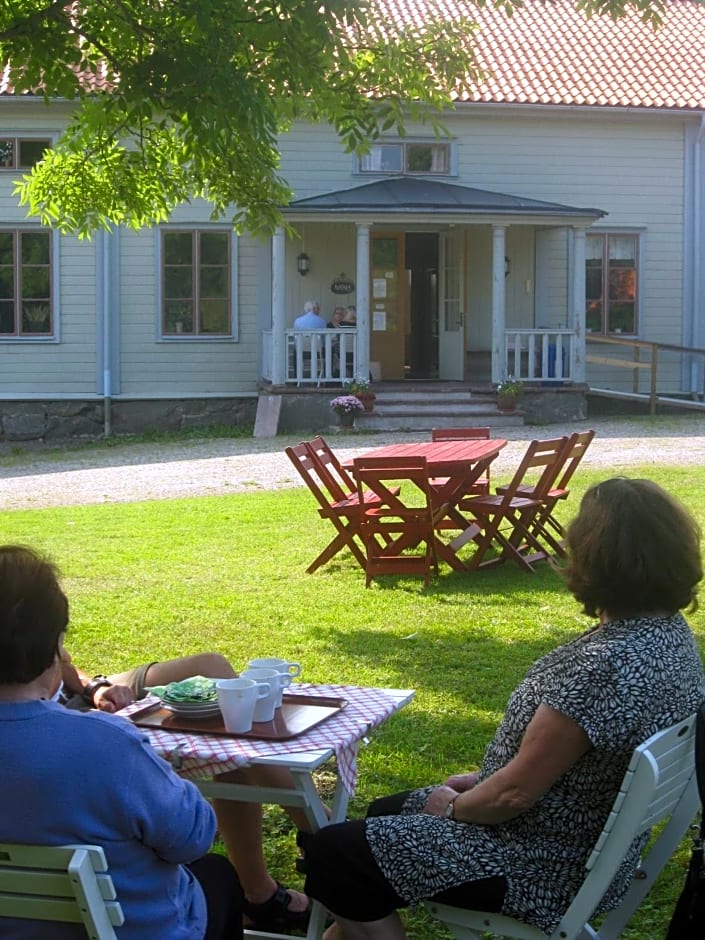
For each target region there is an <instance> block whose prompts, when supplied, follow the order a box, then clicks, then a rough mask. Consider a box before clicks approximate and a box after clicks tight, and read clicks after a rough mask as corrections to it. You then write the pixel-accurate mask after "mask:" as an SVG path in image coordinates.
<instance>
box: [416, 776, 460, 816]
mask: <svg viewBox="0 0 705 940" xmlns="http://www.w3.org/2000/svg"><path fill="white" fill-rule="evenodd" d="M457 795H458V791H457V790H454V789H453V788H452V787H448V786H446V785H445V784H444V785H443V786H441V787H435V788H434V789H433V790H432V791H431V795H430V796H429V798H428V799H427V800H426V804H425V806H424V808H423V811H424V813H429V814H430V815H431V816H445V814H446V810H447V808H448V804H449V803H450V802H451V800H454V799H455V798H456V796H457Z"/></svg>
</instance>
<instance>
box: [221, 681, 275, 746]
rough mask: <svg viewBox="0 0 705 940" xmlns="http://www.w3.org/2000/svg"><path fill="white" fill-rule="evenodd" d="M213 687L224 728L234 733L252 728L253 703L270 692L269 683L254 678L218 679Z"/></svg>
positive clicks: (241, 732)
mask: <svg viewBox="0 0 705 940" xmlns="http://www.w3.org/2000/svg"><path fill="white" fill-rule="evenodd" d="M215 687H216V690H217V692H218V705H219V706H220V711H221V713H222V715H223V723H224V724H225V728H226V730H227V731H232V732H233V733H235V734H244V733H245V732H246V731H249V730H250V729H251V728H252V720H253V718H254V714H255V705H256V704H257V702H258V700H259V699H263V698H266V697H267V695H269V693H270V692H271V683H269V682H255V681H254V679H242V678H237V679H218V680H217V682H216V684H215Z"/></svg>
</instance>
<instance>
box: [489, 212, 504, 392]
mask: <svg viewBox="0 0 705 940" xmlns="http://www.w3.org/2000/svg"><path fill="white" fill-rule="evenodd" d="M505 232H506V226H504V225H493V226H492V382H493V384H495V385H496V384H497V382H501V381H502V379H503V378H505V376H504V369H505V362H504V330H505V328H506V319H507V316H506V296H505V289H504V258H505V254H506V251H505V243H504V235H505Z"/></svg>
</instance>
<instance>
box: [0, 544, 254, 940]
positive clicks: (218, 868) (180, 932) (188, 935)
mask: <svg viewBox="0 0 705 940" xmlns="http://www.w3.org/2000/svg"><path fill="white" fill-rule="evenodd" d="M68 615H69V606H68V601H67V599H66V596H65V595H64V593H63V591H62V590H61V587H60V586H59V582H58V576H57V571H56V569H55V567H54V565H53V564H52V563H51V562H49V561H48V560H46V559H45V558H43V557H41V556H40V555H39V554H38V553H37V552H35V551H33V550H32V549H30V548H27V547H24V546H15V545H4V546H0V765H1V766H2V768H3V772H2V776H1V777H0V803H1V805H2V808H3V811H2V814H1V815H0V841H5V842H19V843H23V844H29V845H31V844H40V845H65V844H71V843H88V844H96V845H100V846H102V847H103V849H104V850H105V854H106V857H107V860H108V865H109V868H110V873H111V876H112V879H113V882H114V884H115V888H116V892H117V897H118V900H119V901H120V904H121V905H122V908H123V912H124V914H125V925H124V926H123V927H121V928H120V929H119V935H120V938H121V940H155V938H162V937H163V938H167V937H168V938H169V940H239V938H241V937H242V913H243V906H242V890H241V888H240V884H239V881H238V878H237V875H236V873H235V870H234V869H233V867H232V865H231V864H230V862H229V861H228V860H227V859H226V858H224V857H223V856H220V855H206V854H205V853H207V851H208V849H209V848H210V846H211V843H212V841H213V836H214V833H215V816H214V813H213V810H212V809H211V807H210V806H209V804H208V803H207V801H206V800H205V799H203V797H202V796H201V795H200V793H199V792H198V789H197V788H196V787H195V786H194V785H193V784H192V783H190V782H189V781H187V780H184V779H182V778H181V777H179V776H177V774H175V773H174V771H173V770H172V769H171V767H170V766H169V764H168V763H167V762H166V761H164V760H162V759H161V758H160V757H158V756H157V755H156V754H155V752H154V751H153V750H152V748H151V747H150V745H149V742H148V741H147V739H146V737H145V736H144V735H143V734H142V733H141V732H140V731H138V730H137V728H135V727H134V726H133V725H131V724H130V723H129V722H128V721H125V720H124V719H122V718H118V717H116V716H114V715H111V714H108V713H106V712H104V711H90V712H86V713H83V712H80V711H75V710H74V711H72V710H70V709H67V708H65V707H64V706H62V705H60V704H59V703H58V702H56V701H54V699H55V697H56V694H57V692H58V690H59V688H60V686H61V681H62V669H63V663H64V661H65V659H66V656H65V653H64V636H65V633H66V629H67V625H68V619H69V616H68ZM48 935H50V936H51V937H52V940H79V938H81V937H83V938H85V929H84V928H83V926H82V925H77V924H53V925H52V926H51V928H49V929H48V927H47V923H46V921H40V920H37V921H33V920H23V921H16V920H14V919H13V918H6V917H0V936H3V937H20V936H21V937H22V938H23V940H46V937H47V936H48Z"/></svg>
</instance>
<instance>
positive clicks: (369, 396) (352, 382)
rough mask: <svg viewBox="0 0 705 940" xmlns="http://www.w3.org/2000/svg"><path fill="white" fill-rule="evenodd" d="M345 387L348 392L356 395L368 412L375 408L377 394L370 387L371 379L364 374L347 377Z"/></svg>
mask: <svg viewBox="0 0 705 940" xmlns="http://www.w3.org/2000/svg"><path fill="white" fill-rule="evenodd" d="M343 388H344V389H345V391H346V393H347V394H350V395H354V396H355V397H356V398H358V399H359V400H360V401H361V402H362V407H363V408H364V409H365V411H366V412H368V413H369V412H370V411H373V410H374V407H375V404H374V403H375V398H377V396H376V395H375V393H374V392H373V391H372V389H371V388H370V383H369V380H368V379H366V378H365V377H364V376H362V375H356V376H355V377H354V378H352V379H346V380H345V381H344V382H343Z"/></svg>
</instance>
